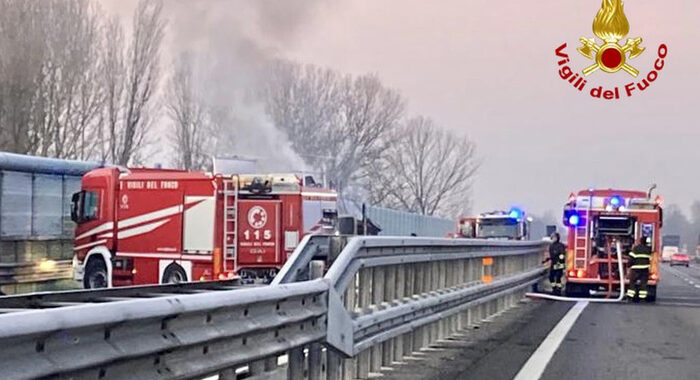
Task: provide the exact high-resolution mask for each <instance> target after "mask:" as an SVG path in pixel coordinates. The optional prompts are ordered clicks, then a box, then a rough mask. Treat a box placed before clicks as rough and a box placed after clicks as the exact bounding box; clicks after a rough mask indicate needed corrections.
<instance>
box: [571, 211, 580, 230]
mask: <svg viewBox="0 0 700 380" xmlns="http://www.w3.org/2000/svg"><path fill="white" fill-rule="evenodd" d="M580 222H581V217H580V216H578V214H571V215H569V225H571V226H574V227H575V226H578V224H579V223H580Z"/></svg>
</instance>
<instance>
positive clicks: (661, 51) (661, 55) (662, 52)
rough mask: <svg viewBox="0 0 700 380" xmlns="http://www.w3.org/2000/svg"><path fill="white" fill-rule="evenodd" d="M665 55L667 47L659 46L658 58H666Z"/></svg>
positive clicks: (664, 45)
mask: <svg viewBox="0 0 700 380" xmlns="http://www.w3.org/2000/svg"><path fill="white" fill-rule="evenodd" d="M667 54H668V47H666V44H661V45H660V46H659V58H666V55H667Z"/></svg>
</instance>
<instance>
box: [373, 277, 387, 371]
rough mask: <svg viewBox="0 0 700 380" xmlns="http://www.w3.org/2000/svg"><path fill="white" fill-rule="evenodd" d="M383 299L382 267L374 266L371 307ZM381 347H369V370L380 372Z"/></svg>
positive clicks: (375, 306)
mask: <svg viewBox="0 0 700 380" xmlns="http://www.w3.org/2000/svg"><path fill="white" fill-rule="evenodd" d="M383 301H384V268H382V267H375V268H373V269H372V308H373V309H374V310H376V309H378V308H379V307H380V306H381V304H382V302H383ZM383 351H384V350H383V347H382V345H381V344H378V345H375V346H372V348H371V349H370V352H371V360H370V366H369V371H370V372H372V373H377V374H378V373H380V371H381V368H382V359H383V355H382V353H383Z"/></svg>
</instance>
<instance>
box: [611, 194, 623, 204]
mask: <svg viewBox="0 0 700 380" xmlns="http://www.w3.org/2000/svg"><path fill="white" fill-rule="evenodd" d="M621 204H622V199H620V197H619V196H617V195H616V196H614V197H612V198H610V205H611V206H613V207H618V206H619V205H621Z"/></svg>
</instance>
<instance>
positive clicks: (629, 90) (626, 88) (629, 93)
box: [625, 83, 634, 97]
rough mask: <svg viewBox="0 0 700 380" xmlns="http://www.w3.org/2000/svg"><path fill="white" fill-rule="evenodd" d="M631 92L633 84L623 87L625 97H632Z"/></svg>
mask: <svg viewBox="0 0 700 380" xmlns="http://www.w3.org/2000/svg"><path fill="white" fill-rule="evenodd" d="M632 90H634V83H630V84H628V85H626V86H625V91H627V96H628V97H630V96H632Z"/></svg>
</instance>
